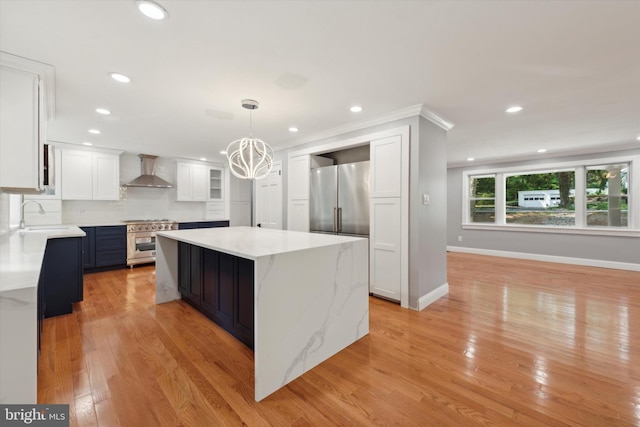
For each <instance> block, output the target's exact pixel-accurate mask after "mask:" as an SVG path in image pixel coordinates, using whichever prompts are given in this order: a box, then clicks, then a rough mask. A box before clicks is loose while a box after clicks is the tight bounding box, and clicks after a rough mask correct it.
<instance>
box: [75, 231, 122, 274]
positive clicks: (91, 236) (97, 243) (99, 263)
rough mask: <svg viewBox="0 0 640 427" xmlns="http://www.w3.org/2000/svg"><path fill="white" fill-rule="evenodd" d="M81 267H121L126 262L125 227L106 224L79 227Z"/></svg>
mask: <svg viewBox="0 0 640 427" xmlns="http://www.w3.org/2000/svg"><path fill="white" fill-rule="evenodd" d="M81 229H82V230H83V231H84V232H85V233H86V234H87V235H86V236H85V237H84V238H83V239H82V267H83V268H85V269H105V267H109V268H114V267H115V268H123V267H125V266H126V264H127V227H126V226H124V225H108V226H100V227H81Z"/></svg>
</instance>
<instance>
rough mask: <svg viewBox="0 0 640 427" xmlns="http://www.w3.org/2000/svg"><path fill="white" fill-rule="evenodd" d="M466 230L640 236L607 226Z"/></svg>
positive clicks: (479, 226) (498, 226)
mask: <svg viewBox="0 0 640 427" xmlns="http://www.w3.org/2000/svg"><path fill="white" fill-rule="evenodd" d="M462 228H463V229H464V230H492V231H496V230H498V231H518V232H525V233H554V234H586V235H593V236H616V237H640V230H631V229H629V228H626V227H625V228H623V227H620V228H613V227H611V228H605V227H583V228H578V227H563V226H559V225H526V224H518V225H510V224H491V225H489V224H481V223H478V224H462Z"/></svg>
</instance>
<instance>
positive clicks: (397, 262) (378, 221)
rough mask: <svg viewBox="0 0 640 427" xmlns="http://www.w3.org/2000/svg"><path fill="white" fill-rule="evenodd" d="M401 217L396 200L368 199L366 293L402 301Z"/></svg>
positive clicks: (393, 198) (398, 202)
mask: <svg viewBox="0 0 640 427" xmlns="http://www.w3.org/2000/svg"><path fill="white" fill-rule="evenodd" d="M400 218H401V217H400V198H399V197H392V198H375V199H371V235H370V237H369V260H370V262H369V270H370V274H369V286H370V289H369V291H370V292H371V293H372V294H374V295H379V296H382V297H385V298H389V299H392V300H395V301H400V299H401V298H400V297H401V295H400V284H401V282H402V274H401V269H402V265H401V262H402V252H401V242H400V232H401V231H400V222H401V221H400Z"/></svg>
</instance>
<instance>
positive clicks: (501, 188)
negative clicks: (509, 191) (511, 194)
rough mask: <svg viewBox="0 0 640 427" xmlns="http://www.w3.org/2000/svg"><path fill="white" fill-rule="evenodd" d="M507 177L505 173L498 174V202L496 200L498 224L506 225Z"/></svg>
mask: <svg viewBox="0 0 640 427" xmlns="http://www.w3.org/2000/svg"><path fill="white" fill-rule="evenodd" d="M505 187H506V183H505V176H504V174H503V173H497V174H496V200H495V203H494V205H495V209H496V224H498V225H504V224H505V223H506V213H505V205H506V203H505V200H504V198H505V193H506V190H505Z"/></svg>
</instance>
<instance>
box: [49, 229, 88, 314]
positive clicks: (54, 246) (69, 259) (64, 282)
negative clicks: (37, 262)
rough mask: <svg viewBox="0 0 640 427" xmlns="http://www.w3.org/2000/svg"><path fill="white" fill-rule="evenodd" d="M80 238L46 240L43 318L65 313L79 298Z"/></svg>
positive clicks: (80, 269)
mask: <svg viewBox="0 0 640 427" xmlns="http://www.w3.org/2000/svg"><path fill="white" fill-rule="evenodd" d="M81 263H82V241H81V238H80V237H68V238H63V239H49V240H48V241H47V247H46V249H45V252H44V259H43V263H42V274H41V283H40V284H39V285H41V286H43V287H44V301H45V304H44V305H45V308H44V317H52V316H58V315H61V314H68V313H71V312H72V311H73V303H74V302H76V301H80V300H82V296H83V295H82V286H83V281H82V265H81Z"/></svg>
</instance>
